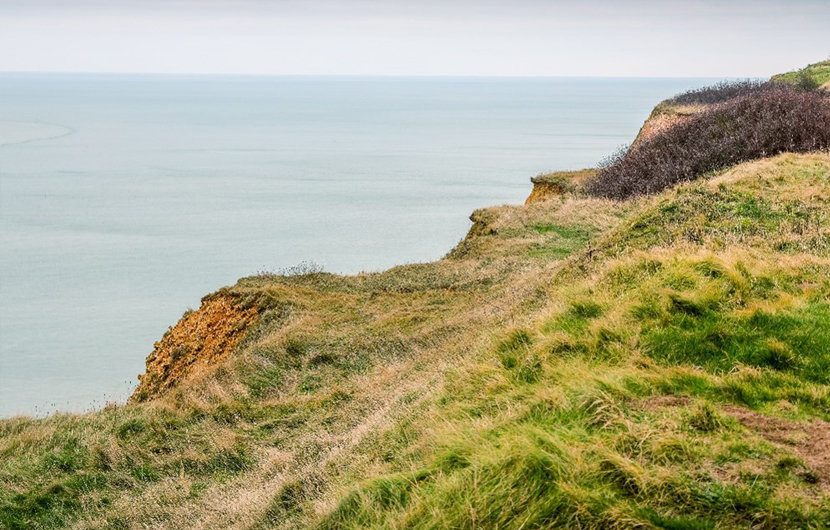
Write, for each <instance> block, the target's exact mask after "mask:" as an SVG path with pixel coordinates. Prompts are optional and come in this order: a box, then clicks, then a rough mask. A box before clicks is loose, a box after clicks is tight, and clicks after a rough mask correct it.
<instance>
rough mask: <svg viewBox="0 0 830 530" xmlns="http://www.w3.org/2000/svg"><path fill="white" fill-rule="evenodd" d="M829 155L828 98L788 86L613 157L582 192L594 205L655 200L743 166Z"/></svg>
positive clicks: (709, 113) (726, 106)
mask: <svg viewBox="0 0 830 530" xmlns="http://www.w3.org/2000/svg"><path fill="white" fill-rule="evenodd" d="M827 147H830V98H828V96H827V95H826V94H824V93H822V92H819V91H812V92H805V91H799V90H796V89H794V88H791V87H787V86H783V85H782V86H774V87H771V88H765V89H763V90H760V91H759V92H756V93H752V94H750V95H746V96H742V97H738V98H735V99H730V100H727V101H726V102H724V103H721V104H718V105H715V106H713V107H712V108H711V109H708V110H705V111H703V112H701V113H699V114H696V115H694V116H692V117H691V118H690V119H689V120H688V121H685V122H683V123H679V124H677V125H676V126H674V127H670V128H668V129H667V130H666V131H664V132H662V133H660V134H658V135H655V136H654V137H652V138H649V139H647V140H646V141H644V142H642V143H640V144H638V145H636V146H635V147H633V148H631V149H629V150H627V151H624V152H620V153H618V154H617V155H616V156H614V157H612V158H611V159H609V160H607V161H606V162H605V163H604V164H603V166H604V167H602V168H601V169H600V170H599V172H598V173H597V176H596V177H595V178H593V179H592V180H591V181H589V182H588V183H587V184H586V189H587V191H588V192H589V193H591V194H592V195H595V196H599V197H606V198H612V199H625V198H628V197H632V196H635V195H643V194H653V193H657V192H660V191H662V190H664V189H666V188H668V187H670V186H673V185H675V184H678V183H681V182H687V181H690V180H694V179H696V178H699V177H701V176H703V175H705V174H707V173H711V172H713V171H717V170H720V169H723V168H726V167H729V166H731V165H734V164H738V163H740V162H743V161H747V160H753V159H758V158H763V157H768V156H772V155H775V154H778V153H781V152H787V151H789V152H800V153H801V152H809V151H814V150H818V149H825V148H827Z"/></svg>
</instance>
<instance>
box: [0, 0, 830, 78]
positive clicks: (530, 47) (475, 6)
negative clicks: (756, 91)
mask: <svg viewBox="0 0 830 530" xmlns="http://www.w3.org/2000/svg"><path fill="white" fill-rule="evenodd" d="M828 55H830V0H787V1H782V0H719V1H716V0H662V1H660V0H577V1H574V0H503V1H495V0H482V1H475V0H385V1H384V0H305V1H300V0H0V71H62V72H63V71H70V72H160V73H245V74H379V75H522V76H528V75H529V76H550V75H554V76H556V75H562V76H735V77H749V76H768V75H770V74H773V73H776V72H780V71H785V70H790V69H793V68H796V67H799V66H803V65H805V64H806V63H809V62H815V61H818V60H822V59H826V58H827V57H828Z"/></svg>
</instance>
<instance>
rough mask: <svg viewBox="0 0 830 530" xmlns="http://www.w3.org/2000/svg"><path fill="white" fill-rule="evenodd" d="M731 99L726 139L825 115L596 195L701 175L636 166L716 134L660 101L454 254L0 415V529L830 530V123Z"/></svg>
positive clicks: (277, 308)
mask: <svg viewBox="0 0 830 530" xmlns="http://www.w3.org/2000/svg"><path fill="white" fill-rule="evenodd" d="M808 69H809V70H810V71H811V72H813V73H811V74H810V75H813V74H814V73H815V72H816V71H818V72H821V71H823V70H821V69H820V68H819V69H816V68H812V69H811V68H808ZM801 77H802V76H796V77H795V79H796V80H798V79H801ZM733 88H735V87H734V86H732V85H729V86H726V85H724V86H721V87H720V88H716V89H715V90H716V91H718V90H720V92H718V95H719V97H721V99H722V100H723V101H727V100H728V102H727V103H724V104H723V105H722V107H723V108H724V109H725V110H724V111H723V112H724V113H723V114H722V115H716V116H714V118H715V121H716V123H721V122H723V123H725V124H727V125H729V124H734V123H741V124H746V123H749V124H755V123H756V121H752V120H743V121H737V119H735V120H733V121H729V120H731V119H733V118H732V116H733V114H730V113H733V111H734V112H742V113H745V114H746V113H752V112H756V111H757V110H758V109H761V110H764V109H767V108H768V107H767V106H764V105H766V104H767V102H768V100H769V101H771V102H772V104H775V105H778V107H775V108H785V107H783V106H782V105H784V104H785V103H787V102H793V101H794V102H796V103H799V104H800V102H803V101H812V102H814V103H816V102H817V103H816V107H815V108H814V109H813V108H812V107H811V109H812V110H813V111H815V113H818V114H817V116H818V118H819V119H817V120H814V121H804V120H801V121H798V120H791V121H788V122H784V121H783V120H782V121H781V123H780V124H778V123H776V124H775V125H776V126H775V127H761V126H758V128H757V130H753V131H750V132H751V133H753V134H755V133H756V132H757V134H755V136H759V135H760V136H763V137H764V139H765V140H767V143H766V144H765V145H769V146H772V147H775V148H776V149H777V150H776V151H774V154H770V155H764V156H755V155H754V151H753V152H749V151H746V152H739V153H738V154H739V155H741V156H742V157H743V158H742V159H741V160H740V162H737V163H733V162H731V159H726V158H724V159H723V160H724V162H723V163H722V165H721V166H718V168H717V169H716V170H711V171H709V170H707V171H706V172H703V173H700V174H695V175H694V178H693V179H687V180H686V181H682V182H680V183H671V184H667V183H665V182H662V181H661V187H658V186H655V187H654V188H653V189H654V190H655V191H653V192H651V193H638V194H635V193H632V194H631V195H630V196H626V197H625V198H623V199H618V198H614V197H612V196H611V195H612V194H610V193H608V194H605V195H603V194H602V193H597V192H592V190H594V189H597V190H600V191H603V190H605V189H611V190H615V188H613V186H611V184H614V183H613V182H612V183H607V182H603V181H602V179H603V178H607V176H608V175H613V174H614V173H613V171H617V170H619V168H618V167H616V166H613V164H628V163H632V160H633V162H636V163H637V169H638V171H641V172H642V173H643V174H644V175H646V177H644V178H654V179H655V181H658V180H659V179H661V178H663V176H664V175H663V173H660V174H654V175H652V174H649V173H648V172H647V170H649V168H651V167H652V165H654V167H659V168H661V171H662V168H663V167H664V166H663V165H658V164H657V163H658V162H659V163H660V164H664V162H665V159H667V158H671V157H670V156H669V155H671V156H673V157H680V158H679V159H678V160H679V162H678V163H677V164H674V162H675V160H674V159H672V160H670V161H671V162H672V163H673V164H674V165H670V166H668V168H669V170H673V169H674V168H675V166H677V167H681V168H685V167H686V165H684V164H683V163H684V162H685V161H686V159H684V158H682V157H683V156H690V155H688V153H693V154H694V155H695V156H697V155H699V153H700V152H701V150H699V149H697V145H698V144H694V146H695V149H680V150H678V151H677V153H680V154H679V155H678V154H676V153H675V151H670V149H669V148H668V147H667V148H666V151H665V153H663V154H664V155H665V156H662V155H661V153H659V152H658V153H657V154H656V155H650V154H649V153H650V151H648V150H647V149H644V148H643V147H644V146H646V145H650V146H652V148H653V146H654V145H662V144H654V143H650V142H653V141H654V140H660V141H663V140H665V138H666V136H665V135H667V134H668V132H669V131H673V132H672V133H671V134H674V135H676V134H677V131H681V132H683V134H687V133H686V132H685V131H687V129H685V128H688V127H697V126H700V127H701V128H704V127H708V126H709V121H706V120H708V119H709V118H706V120H704V119H701V118H700V117H699V115H700V113H699V112H688V113H686V114H683V113H682V112H680V111H677V110H676V109H674V110H668V111H667V110H666V108H665V107H664V108H659V106H658V109H659V110H658V109H655V112H654V113H652V116H651V117H650V118H649V121H648V122H647V123H646V125H644V127H643V130H642V131H641V132H640V135H639V136H638V139H637V140H636V141H635V142H634V145H633V147H632V148H631V149H630V150H629V151H627V152H626V153H623V154H621V156H620V158H618V159H616V160H615V161H614V162H613V164H612V166H609V167H610V168H611V169H609V168H608V167H603V168H599V169H588V170H583V171H576V172H559V173H552V174H545V175H540V176H538V177H535V178H534V179H533V186H534V187H533V191H532V193H531V195H530V197H528V200H527V201H526V204H524V205H515V206H497V207H490V208H482V209H480V210H476V211H475V212H474V213H473V215H472V216H471V220H472V221H473V224H472V227H471V228H470V231H469V232H468V234H467V235H466V237H464V238H463V240H462V241H461V242H460V243H459V244H458V245H457V246H456V247H455V248H454V249H452V250H450V252H449V253H448V254H447V256H445V257H444V258H443V259H441V260H438V261H435V262H431V263H422V264H409V265H403V266H399V267H394V268H392V269H389V270H387V271H383V272H378V273H363V274H358V275H353V276H342V275H336V274H329V273H324V272H320V271H316V270H313V271H300V272H301V273H298V274H258V275H255V276H251V277H247V278H242V279H240V280H239V281H238V282H237V283H236V284H235V285H233V286H230V287H226V288H223V289H221V290H219V291H217V292H216V293H213V294H211V295H208V296H207V297H205V298H204V299H203V300H202V304H201V306H200V307H199V308H198V309H196V310H195V311H189V312H187V313H185V315H183V316H182V318H181V319H180V320H179V322H178V323H177V324H176V325H174V326H173V327H172V328H170V330H169V331H168V332H167V333H166V334H165V335H164V337H162V338H161V340H159V342H157V343H156V344H155V347H154V349H153V351H152V353H151V354H150V355H149V357H148V358H147V368H146V372H145V374H143V375H142V376H141V378H140V384H139V386H138V388H137V389H136V392H135V394H134V395H133V397H132V399H131V400H130V403H128V404H126V405H119V406H109V407H106V408H104V409H102V410H100V411H95V412H91V413H87V414H78V415H73V414H58V415H55V416H52V417H49V418H45V419H32V418H25V417H18V418H12V419H8V420H3V421H0V455H3V459H2V464H0V484H1V485H2V487H0V526H2V527H7V528H10V529H15V530H17V529H22V528H63V527H73V528H84V529H92V528H122V529H139V528H148V527H151V528H176V529H180V528H238V529H262V528H324V529H346V528H494V529H495V528H499V529H501V528H515V529H519V528H550V527H562V528H583V529H584V528H594V529H600V528H655V529H656V528H736V529H737V528H776V529H777V528H792V529H795V528H825V527H830V413H828V411H830V379H828V377H829V376H828V374H830V305H828V303H827V300H828V299H830V152H828V148H829V147H830V142H828V141H827V139H828V138H830V136H828V134H830V133H828V131H830V127H827V128H821V125H820V124H821V123H823V122H822V121H821V118H823V117H824V116H830V114H824V113H825V112H828V113H830V103H828V104H827V106H826V107H825V106H823V105H825V103H827V102H828V99H826V98H825V96H822V95H819V94H818V92H817V90H819V89H817V88H809V87H807V88H798V89H795V88H794V89H793V90H786V91H779V90H778V89H777V88H776V89H775V90H774V91H772V92H770V91H768V89H767V87H757V86H755V85H753V86H750V87H748V88H747V87H745V86H739V87H738V89H740V90H739V92H740V94H739V95H738V96H729V97H728V98H727V96H724V95H723V91H724V90H727V89H728V90H732V89H733ZM770 94H771V95H770ZM759 98H760V99H759ZM764 98H766V99H764ZM757 101H760V102H761V103H763V105H761V103H758V104H756V103H757ZM736 109H737V110H736ZM762 115H763V116H768V114H765V113H762ZM743 116H744V115H743V114H740V115H739V118H741V119H743ZM769 116H771V117H767V118H764V119H769V120H773V119H777V118H776V117H775V115H769ZM750 117H751V116H750ZM807 117H814V116H813V115H809V116H807ZM695 120H700V121H695ZM816 123H818V124H819V125H815V124H816ZM805 124H806V125H805ZM762 125H763V123H762ZM684 127H685V128H684ZM782 131H783V132H782ZM785 133H786V134H785ZM790 133H793V134H790ZM795 133H798V134H795ZM764 135H766V136H764ZM788 135H789V136H788ZM733 136H739V135H737V134H736V135H733ZM790 137H798V138H800V139H802V142H801V143H798V144H795V143H792V142H790V143H781V142H782V140H780V139H781V138H784V140H786V141H787V142H789V138H790ZM730 138H731V137H730ZM671 139H672V141H673V143H672V145H675V144H677V143H682V141H683V138H682V137H681V138H679V139H677V141H676V142H675V140H676V138H675V137H671ZM808 140H809V141H811V142H812V143H810V142H808ZM690 145H691V144H690ZM805 145H807V146H808V147H809V148H805V147H804V146H805ZM781 146H785V147H786V146H795V148H796V149H797V150H798V152H788V150H787V149H783V148H782V147H781ZM669 147H671V146H669ZM681 147H682V146H681ZM703 147H704V148H706V149H711V152H724V151H726V149H725V148H723V146H722V144H720V143H718V144H717V145H713V146H708V145H704V146H703ZM740 147H741V146H739V148H740ZM729 148H730V149H732V147H731V144H729ZM639 149H642V150H639ZM705 152H709V151H705ZM647 155H648V156H647ZM658 155H659V156H658ZM626 157H628V158H626ZM649 157H651V158H649ZM739 158H740V157H739ZM654 159H659V160H657V161H656V162H655V160H654ZM649 164H652V165H649ZM701 167H703V166H701ZM705 167H707V168H708V167H709V166H705ZM598 182H599V184H602V185H606V187H603V186H601V185H597V183H598ZM592 186H593V187H592Z"/></svg>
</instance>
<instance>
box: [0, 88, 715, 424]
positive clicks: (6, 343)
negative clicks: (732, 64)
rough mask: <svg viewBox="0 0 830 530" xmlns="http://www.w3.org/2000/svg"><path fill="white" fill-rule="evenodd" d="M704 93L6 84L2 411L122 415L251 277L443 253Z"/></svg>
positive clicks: (0, 243)
mask: <svg viewBox="0 0 830 530" xmlns="http://www.w3.org/2000/svg"><path fill="white" fill-rule="evenodd" d="M710 81H711V80H707V79H613V80H611V79H566V78H562V79H556V78H553V79H498V78H494V79H485V78H323V77H305V78H303V77H207V76H199V77H192V76H183V77H177V76H124V75H119V76H104V75H58V74H54V75H53V74H50V75H41V74H38V75H35V74H0V416H9V415H12V414H18V413H26V414H44V413H49V412H52V411H55V410H85V409H88V408H91V407H97V406H101V405H103V404H104V403H105V402H106V401H108V400H123V399H124V398H125V397H126V396H128V395H129V393H130V391H131V389H132V387H133V386H134V385H135V383H136V374H138V373H140V372H142V371H143V365H144V358H145V357H146V355H147V354H148V353H149V352H150V351H151V349H152V346H153V342H154V341H155V340H158V339H159V338H160V337H161V336H162V334H163V333H164V331H165V330H166V329H167V327H168V326H169V325H171V324H173V323H175V322H176V320H177V319H178V317H179V316H180V315H181V314H182V312H183V311H184V310H185V309H187V308H188V307H197V306H198V303H199V299H200V297H201V296H202V295H204V294H207V293H209V292H211V291H214V290H216V289H217V288H219V287H221V286H223V285H228V284H232V283H234V282H235V281H236V279H237V278H239V277H241V276H245V275H250V274H252V273H254V272H256V271H257V270H261V269H270V270H275V269H280V268H283V267H289V266H291V265H294V264H297V263H298V262H300V261H304V260H306V261H307V260H313V261H314V262H316V263H319V264H321V265H323V266H324V267H325V269H326V270H328V271H332V272H342V273H354V272H358V271H361V270H379V269H384V268H387V267H390V266H392V265H395V264H402V263H408V262H419V261H429V260H434V259H436V258H439V257H440V256H442V255H443V254H444V253H445V252H446V251H448V250H449V249H450V248H451V247H452V246H453V245H454V244H455V243H456V242H457V241H458V240H459V239H460V238H462V237H463V236H464V234H465V232H466V230H467V228H468V227H469V221H468V220H467V217H468V215H469V214H470V212H471V211H472V210H473V209H475V208H478V207H481V206H486V205H492V204H499V203H518V202H521V201H523V200H524V198H525V197H526V195H527V194H528V193H529V191H530V184H529V182H528V178H529V177H531V176H533V175H535V174H537V173H539V172H541V171H546V170H553V169H575V168H581V167H586V166H591V165H593V164H595V163H596V162H597V161H599V160H600V159H601V158H602V157H603V156H605V155H607V154H608V153H610V152H611V151H613V150H614V149H615V148H617V147H618V146H619V145H621V144H623V143H626V142H629V141H630V140H631V139H632V138H633V136H634V135H635V134H636V132H637V130H638V128H639V127H640V125H641V124H642V122H643V120H644V119H645V118H646V117H647V116H648V113H649V112H650V110H651V108H652V107H653V105H654V104H655V103H656V102H657V101H659V100H661V99H663V98H665V97H666V96H668V95H670V94H673V93H676V92H678V91H681V90H684V89H687V88H691V87H696V86H701V85H703V84H706V83H708V82H710Z"/></svg>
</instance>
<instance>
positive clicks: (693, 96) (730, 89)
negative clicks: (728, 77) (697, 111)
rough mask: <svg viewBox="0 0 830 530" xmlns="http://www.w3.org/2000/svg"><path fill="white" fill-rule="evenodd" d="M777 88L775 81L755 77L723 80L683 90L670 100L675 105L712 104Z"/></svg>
mask: <svg viewBox="0 0 830 530" xmlns="http://www.w3.org/2000/svg"><path fill="white" fill-rule="evenodd" d="M775 88H776V85H775V84H774V83H770V82H769V81H762V80H755V79H745V80H740V81H721V82H719V83H716V84H714V85H711V86H705V87H701V88H695V89H692V90H689V91H687V92H683V93H682V94H678V95H676V96H674V97H673V98H671V99H669V100H668V102H669V103H672V104H675V105H711V104H714V103H723V102H724V101H728V100H730V99H734V98H738V97H746V96H751V95H755V94H760V93H762V92H765V91H767V90H770V89H775Z"/></svg>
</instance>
